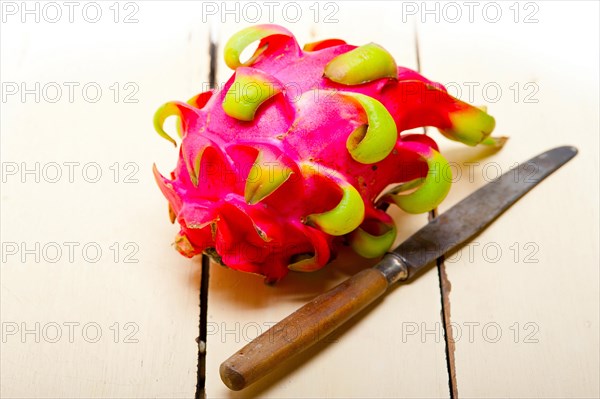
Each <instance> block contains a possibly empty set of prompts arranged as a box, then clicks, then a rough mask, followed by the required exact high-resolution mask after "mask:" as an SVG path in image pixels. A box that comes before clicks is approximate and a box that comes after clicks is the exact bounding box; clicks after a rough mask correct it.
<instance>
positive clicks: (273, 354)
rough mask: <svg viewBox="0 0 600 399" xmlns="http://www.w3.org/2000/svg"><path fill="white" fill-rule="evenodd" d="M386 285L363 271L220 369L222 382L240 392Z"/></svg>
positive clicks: (341, 321)
mask: <svg viewBox="0 0 600 399" xmlns="http://www.w3.org/2000/svg"><path fill="white" fill-rule="evenodd" d="M387 287H388V282H387V280H386V278H385V276H384V275H383V274H382V273H381V272H380V271H379V270H376V269H366V270H363V271H361V272H359V273H358V274H356V275H354V276H352V277H351V278H349V279H348V280H346V281H344V282H342V283H341V284H339V285H338V286H336V287H335V288H333V289H332V290H331V291H327V292H325V293H323V294H321V295H319V296H318V297H316V298H315V299H313V300H312V301H310V302H309V303H307V304H306V305H304V306H302V307H301V308H300V309H298V310H296V311H295V312H294V313H292V314H291V315H289V316H288V317H286V318H285V319H283V320H281V321H280V322H279V323H277V324H275V325H274V326H273V327H271V328H270V329H269V330H267V331H265V332H264V333H263V334H261V335H260V336H259V337H257V338H256V339H254V340H253V341H252V342H250V343H249V344H248V345H246V346H245V347H243V348H242V349H240V350H239V351H237V352H236V353H235V354H234V355H232V356H231V357H230V358H228V359H227V360H225V361H224V362H223V363H222V364H221V366H220V375H221V379H222V380H223V382H224V383H225V385H227V386H228V387H229V388H231V389H233V390H236V391H239V390H241V389H244V388H246V387H248V386H249V385H250V384H252V383H254V382H255V381H257V380H258V379H260V378H263V377H264V376H265V375H267V374H268V373H269V372H271V371H273V370H274V369H275V368H277V367H279V366H281V363H283V362H285V361H286V360H289V361H292V362H293V360H294V359H293V357H295V356H296V355H298V354H299V353H301V352H303V351H305V350H307V349H308V348H310V347H311V346H313V345H315V344H316V343H317V342H319V341H320V340H322V339H324V338H325V337H327V336H328V335H329V334H331V333H332V332H333V331H334V330H335V329H336V328H338V327H339V326H341V325H342V324H344V323H345V322H346V321H348V320H349V319H350V318H351V317H353V316H354V315H356V314H357V313H358V312H360V311H361V310H362V309H364V308H365V307H366V306H368V305H369V304H371V303H372V302H373V301H374V300H376V299H377V298H379V297H380V296H381V295H383V294H384V293H385V291H386V290H387Z"/></svg>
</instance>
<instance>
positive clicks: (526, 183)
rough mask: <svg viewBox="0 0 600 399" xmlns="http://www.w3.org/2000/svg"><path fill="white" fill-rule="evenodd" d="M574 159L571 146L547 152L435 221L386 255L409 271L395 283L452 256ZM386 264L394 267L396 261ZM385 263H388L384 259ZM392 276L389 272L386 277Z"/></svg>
mask: <svg viewBox="0 0 600 399" xmlns="http://www.w3.org/2000/svg"><path fill="white" fill-rule="evenodd" d="M575 155H577V149H576V148H575V147H571V146H564V147H558V148H554V149H552V150H549V151H546V152H544V153H542V154H540V155H538V156H537V157H534V158H532V159H530V160H529V161H527V162H525V163H522V164H520V165H519V166H518V167H516V168H513V169H511V170H509V171H508V172H506V173H504V174H503V175H502V176H500V177H499V178H497V179H496V180H494V181H492V182H490V183H488V184H486V185H485V186H483V187H482V188H480V189H479V190H477V191H475V192H473V193H472V194H471V195H469V196H468V197H466V198H465V199H463V200H462V201H460V202H459V203H458V204H456V205H454V206H453V207H452V208H450V209H449V210H447V211H446V212H444V213H443V214H441V215H440V216H438V217H436V218H434V219H432V220H431V221H430V222H429V223H428V224H427V225H426V226H425V227H423V228H422V229H420V230H419V231H417V232H416V233H415V234H413V235H412V236H410V237H409V238H408V239H407V240H406V241H404V242H403V243H402V244H400V245H399V246H398V247H397V248H396V249H394V250H393V251H392V254H390V255H387V256H388V257H389V256H395V257H399V258H400V260H401V263H403V265H399V267H405V268H406V270H401V271H399V272H400V275H398V276H396V278H395V281H398V280H402V281H403V280H406V279H408V278H411V277H413V276H414V275H415V274H417V273H418V271H419V270H421V269H422V268H423V267H425V266H427V265H429V264H430V263H431V262H433V261H435V260H436V259H437V258H439V257H440V256H442V255H445V254H448V253H451V252H452V251H453V250H455V249H457V248H458V247H460V246H461V245H462V244H464V243H466V242H467V241H469V240H470V239H472V238H473V237H474V236H476V235H477V234H478V233H480V232H482V231H483V230H484V229H485V228H486V227H487V226H488V225H489V224H490V223H492V222H493V221H494V220H495V219H496V218H497V217H498V216H500V215H501V214H502V213H504V211H506V210H507V209H508V208H509V207H510V206H511V205H512V204H514V203H515V202H517V200H518V199H519V198H521V197H522V196H524V195H525V194H526V193H527V192H528V191H529V190H531V189H532V188H533V187H535V186H536V185H537V184H539V183H540V182H541V181H542V180H544V179H545V178H546V177H548V176H549V175H550V174H552V172H554V171H555V170H557V169H558V168H560V167H561V166H562V165H564V164H565V163H567V162H568V161H569V160H570V159H571V158H573V157H574V156H575ZM387 262H388V263H389V262H391V263H394V259H390V260H389V261H387ZM383 263H386V260H385V259H384V261H383ZM381 267H383V266H381ZM381 267H380V268H381ZM390 273H391V271H390V270H387V276H389V275H390ZM389 279H390V278H389V277H388V280H389Z"/></svg>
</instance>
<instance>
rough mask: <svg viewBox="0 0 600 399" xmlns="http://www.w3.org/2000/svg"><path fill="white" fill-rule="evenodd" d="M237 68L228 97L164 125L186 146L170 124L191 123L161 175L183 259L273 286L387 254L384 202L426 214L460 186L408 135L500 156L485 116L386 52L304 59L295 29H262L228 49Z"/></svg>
mask: <svg viewBox="0 0 600 399" xmlns="http://www.w3.org/2000/svg"><path fill="white" fill-rule="evenodd" d="M258 40H260V42H259V45H258V48H257V50H256V52H255V53H254V55H253V56H252V57H251V59H250V60H248V61H247V62H245V63H243V64H242V63H241V62H240V60H239V55H240V54H241V52H242V50H243V49H244V48H245V47H246V46H248V45H249V44H250V43H252V42H255V41H258ZM225 60H226V63H227V65H228V66H229V67H231V68H232V69H234V70H235V73H234V75H233V76H232V77H231V78H230V79H229V81H228V82H227V83H226V84H225V85H224V86H223V88H222V89H221V90H218V91H214V92H213V91H210V92H205V93H201V94H199V95H197V96H195V97H194V98H192V99H191V100H189V101H188V102H187V103H184V102H170V103H167V104H165V105H163V106H162V107H161V108H160V109H159V110H158V111H157V113H156V115H155V121H154V123H155V128H156V129H157V131H158V132H159V134H160V135H161V136H163V137H164V138H166V139H168V140H169V141H172V142H173V143H174V144H176V142H175V140H174V139H172V138H171V137H170V136H168V134H167V133H166V132H165V131H164V130H163V127H162V125H163V122H164V120H165V119H166V118H167V117H169V116H172V115H176V116H177V117H179V121H180V126H179V127H180V129H179V132H180V136H181V138H182V141H181V145H180V151H179V160H178V163H177V166H176V168H175V170H174V171H173V172H172V173H171V176H170V178H169V179H167V178H165V177H163V176H162V175H161V174H160V173H159V172H158V171H157V170H156V167H155V168H154V174H155V178H156V181H157V183H158V185H159V187H160V189H161V191H162V193H163V194H164V195H165V197H166V198H167V200H168V201H169V205H170V206H169V211H170V215H171V219H172V221H175V220H177V222H178V223H179V224H180V226H181V230H180V232H179V234H178V235H177V237H176V240H175V247H176V248H177V250H178V251H179V252H180V253H182V254H183V255H185V256H188V257H192V256H194V255H197V254H200V253H203V252H205V253H207V254H210V255H211V256H213V258H214V259H216V260H217V261H218V262H220V263H221V264H223V265H226V266H228V267H230V268H233V269H237V270H241V271H245V272H252V273H257V274H260V275H263V276H265V278H266V280H267V281H269V282H273V281H277V280H279V279H281V278H282V277H284V276H285V275H286V274H287V273H288V271H289V270H295V271H314V270H318V269H320V268H322V267H323V266H325V265H326V264H327V263H328V262H329V261H330V260H331V259H332V256H333V254H334V252H335V250H336V248H337V247H338V246H339V245H340V244H342V243H349V244H350V245H351V246H352V248H353V249H354V250H355V251H356V252H358V253H359V254H360V255H362V256H365V257H378V256H381V255H382V254H383V253H385V252H386V251H387V250H388V249H389V248H390V246H391V245H392V243H393V241H394V238H395V234H396V229H395V226H394V222H393V220H392V219H391V218H390V216H388V215H387V214H386V213H385V212H384V210H382V206H381V205H382V204H383V203H391V204H396V205H397V206H399V207H400V208H402V209H403V210H405V211H407V212H410V213H422V212H427V211H429V210H431V209H433V208H435V207H436V206H437V205H438V204H439V203H440V202H441V201H442V200H443V199H444V197H445V196H446V194H447V193H448V190H449V188H450V179H451V176H450V175H449V170H448V168H447V163H446V161H445V160H444V158H443V157H442V156H441V155H440V154H439V152H438V147H437V145H436V143H435V142H434V141H433V140H432V139H431V138H429V137H428V136H425V135H423V134H402V132H403V131H405V130H408V129H412V128H416V127H421V126H434V127H437V128H438V129H439V130H440V131H441V132H442V134H444V135H445V136H447V137H448V138H450V139H454V140H458V141H462V142H464V143H466V144H468V145H476V144H479V143H482V142H483V143H484V144H496V145H500V144H499V141H497V140H495V139H493V138H491V137H489V135H490V133H491V132H492V130H493V128H494V124H495V122H494V119H493V118H492V117H491V116H489V115H488V114H487V113H486V112H485V111H483V110H481V109H479V108H476V107H473V106H470V105H468V104H466V103H464V102H462V101H460V100H457V99H455V98H453V97H451V96H450V95H448V94H447V93H446V90H445V89H444V88H443V86H441V85H439V84H436V83H433V82H431V81H429V80H427V79H425V78H424V77H423V76H421V75H419V74H418V73H417V72H414V71H412V70H409V69H407V68H402V67H397V66H396V63H395V62H394V60H393V58H392V56H391V55H390V54H389V53H388V52H387V51H386V50H384V49H383V48H381V47H380V46H378V45H376V44H372V43H371V44H367V45H365V46H361V47H356V46H352V45H349V44H346V43H345V42H343V41H341V40H339V39H330V40H325V41H322V42H317V43H311V44H308V45H306V46H305V47H304V49H301V48H300V47H299V45H298V43H297V42H296V40H295V38H294V37H293V35H292V34H291V33H290V32H289V31H288V30H286V29H284V28H283V27H280V26H277V25H257V26H252V27H249V28H247V29H244V30H242V31H241V32H238V33H237V34H235V35H234V36H233V37H232V38H231V39H230V40H229V42H228V43H227V45H226V46H225ZM390 184H396V188H394V189H392V190H390V191H388V192H386V193H383V194H382V191H383V190H384V189H386V187H387V186H388V185H390Z"/></svg>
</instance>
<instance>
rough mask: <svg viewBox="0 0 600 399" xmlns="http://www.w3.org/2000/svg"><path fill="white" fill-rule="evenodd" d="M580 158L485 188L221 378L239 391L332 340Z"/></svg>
mask: <svg viewBox="0 0 600 399" xmlns="http://www.w3.org/2000/svg"><path fill="white" fill-rule="evenodd" d="M576 154H577V149H576V148H575V147H570V146H564V147H558V148H554V149H552V150H549V151H546V152H544V153H543V154H540V155H538V156H537V157H534V158H532V159H530V160H529V161H527V162H525V163H523V164H521V165H519V166H518V167H516V168H514V169H511V170H509V171H508V172H506V173H505V174H503V175H502V176H500V177H499V178H497V179H496V180H494V181H492V182H490V183H488V184H486V185H485V186H483V187H482V188H480V189H479V190H477V191H475V192H474V193H472V194H471V195H469V196H468V197H467V198H465V199H463V200H462V201H460V202H459V203H458V204H456V205H454V206H453V207H452V208H450V209H449V210H448V211H446V212H444V213H443V214H441V215H439V216H438V217H436V218H434V219H432V220H431V221H430V222H429V223H428V224H427V225H426V226H425V227H423V228H422V229H420V230H419V231H417V232H416V233H415V234H413V235H412V236H410V237H409V238H408V239H407V240H406V241H404V242H403V243H402V244H400V245H399V246H398V247H397V248H396V249H394V250H393V251H391V252H389V253H387V254H386V255H385V256H384V257H383V258H382V260H381V261H380V262H379V263H378V264H377V265H375V266H374V267H372V268H369V269H365V270H363V271H361V272H359V273H357V274H356V275H354V276H353V277H351V278H349V279H347V280H346V281H344V282H342V283H341V284H340V285H338V286H336V287H335V288H333V289H331V290H330V291H328V292H326V293H324V294H321V295H320V296H318V297H317V298H315V299H314V300H312V301H311V302H309V303H307V304H306V305H304V306H302V307H301V308H300V309H298V310H296V311H295V312H294V313H292V314H291V315H289V316H288V317H286V318H285V319H283V320H282V321H280V322H279V323H277V324H276V325H274V326H273V327H271V328H270V329H269V330H267V331H265V332H264V333H263V334H261V335H260V336H258V337H257V338H255V339H254V340H253V341H252V342H250V343H249V344H248V345H246V346H245V347H243V348H242V349H240V350H239V351H238V352H236V353H235V354H234V355H233V356H231V357H230V358H229V359H227V360H225V361H224V362H223V363H222V364H221V367H220V370H219V371H220V374H221V379H222V380H223V382H224V383H225V385H227V387H229V388H230V389H232V390H235V391H238V390H241V389H244V388H246V387H247V386H249V385H250V384H252V383H254V382H256V381H257V380H259V379H260V378H262V377H264V376H265V375H267V374H268V373H269V372H271V371H273V370H274V369H275V368H276V367H277V366H278V365H279V364H281V363H282V362H283V361H285V360H287V359H288V358H291V357H293V356H295V355H297V354H298V353H300V352H302V351H304V350H305V349H307V348H309V347H310V346H312V345H314V344H316V343H317V342H318V341H319V340H320V339H322V338H324V337H326V336H327V335H329V334H330V333H331V332H333V331H334V330H335V329H336V328H338V327H339V326H341V325H342V324H343V323H345V322H346V321H348V320H349V319H350V318H352V317H353V316H355V315H356V314H357V313H359V312H360V311H361V310H362V309H364V308H365V307H366V306H367V305H369V304H370V303H372V302H373V301H374V300H376V299H377V298H379V297H380V296H382V295H383V294H385V293H386V291H387V290H388V288H389V287H390V286H392V285H393V284H395V283H397V282H399V281H407V280H410V279H412V278H414V277H415V276H417V275H418V274H419V273H420V272H422V271H423V270H424V269H425V268H426V267H427V266H429V265H432V264H434V263H435V262H434V261H435V260H436V259H438V258H439V257H440V256H443V255H446V254H449V253H452V252H453V251H455V250H457V249H459V248H460V247H461V246H462V245H464V244H465V243H467V242H468V241H470V240H471V239H472V238H474V237H475V236H476V235H478V234H479V233H481V232H482V231H483V230H485V228H486V227H487V226H488V225H490V223H492V222H493V221H494V220H495V219H496V218H497V217H498V216H500V215H501V214H502V213H503V212H504V211H506V210H507V209H508V208H509V207H510V206H511V205H512V204H514V203H515V202H516V201H517V200H519V199H520V198H521V197H522V196H523V195H525V194H526V193H527V192H528V191H529V190H531V189H532V188H533V187H535V186H536V185H537V184H538V183H540V182H541V181H542V180H544V179H545V178H546V177H548V176H549V175H550V174H552V173H553V172H554V171H556V170H557V169H558V168H560V167H561V166H562V165H564V164H565V163H567V162H568V161H569V160H570V159H571V158H573V157H574V156H575V155H576ZM290 331H292V332H293V334H292V333H290ZM290 336H292V337H293V339H290Z"/></svg>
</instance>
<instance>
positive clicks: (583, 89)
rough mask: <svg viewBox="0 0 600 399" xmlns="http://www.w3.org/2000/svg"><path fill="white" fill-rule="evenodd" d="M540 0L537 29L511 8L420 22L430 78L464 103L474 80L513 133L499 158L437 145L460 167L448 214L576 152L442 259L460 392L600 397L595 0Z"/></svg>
mask: <svg viewBox="0 0 600 399" xmlns="http://www.w3.org/2000/svg"><path fill="white" fill-rule="evenodd" d="M502 4H504V3H502ZM536 4H537V5H538V6H539V12H538V13H537V15H536V17H537V19H538V23H530V24H523V23H519V24H515V23H514V22H513V20H512V18H513V16H514V15H513V14H512V11H511V10H509V9H508V6H510V5H512V3H510V4H509V3H505V7H504V8H503V11H504V13H505V14H504V15H505V17H504V19H503V20H502V21H501V22H499V23H498V24H490V23H485V21H483V22H481V20H480V22H481V23H474V24H453V25H450V24H442V23H440V24H435V23H425V24H422V25H421V26H420V28H419V31H420V37H421V46H422V62H423V71H424V73H425V74H426V75H428V76H432V77H435V79H438V80H439V81H441V82H442V83H446V84H447V86H448V87H449V90H456V87H457V86H458V87H460V88H461V89H462V97H463V99H464V100H469V98H468V96H469V91H468V85H469V84H471V86H472V87H474V90H473V92H472V97H473V98H472V99H471V101H473V102H474V103H475V104H485V103H486V102H487V103H488V104H487V105H488V107H489V112H490V113H491V114H492V115H494V116H495V117H496V120H497V129H496V134H498V135H507V136H510V139H509V141H508V143H507V144H506V147H505V148H504V149H503V150H502V151H500V152H498V153H495V154H494V153H491V152H489V151H485V150H481V149H469V148H464V147H461V146H460V145H456V144H451V143H449V142H448V141H443V140H440V143H441V145H442V150H444V153H445V154H446V156H447V157H448V159H449V160H450V161H451V162H452V164H453V165H454V167H456V168H455V169H453V171H454V172H455V180H456V181H455V183H454V185H453V187H452V190H451V192H450V194H449V197H448V198H447V200H446V201H445V202H444V203H443V204H442V205H441V206H440V212H443V211H444V210H445V209H448V208H449V207H450V206H452V205H453V204H454V203H456V202H457V201H459V200H460V199H462V198H464V196H466V195H467V194H469V193H471V192H472V191H473V190H474V189H475V188H476V187H480V186H482V185H484V184H485V183H487V182H488V181H489V180H490V179H492V178H494V177H495V175H496V173H498V172H500V171H506V170H508V169H509V168H510V167H512V166H513V165H515V163H518V162H523V161H525V160H527V159H528V158H529V157H531V156H532V155H535V154H538V153H540V152H542V151H545V150H547V149H549V148H552V147H555V146H559V145H565V144H571V145H574V146H576V147H578V148H579V150H580V152H579V155H578V156H577V157H576V158H575V159H573V160H572V161H571V162H569V163H568V164H567V165H565V166H564V167H563V168H562V169H561V170H559V171H557V172H556V173H555V174H553V175H552V176H551V177H549V178H548V179H547V180H546V181H544V182H542V183H541V184H540V185H539V186H538V187H536V188H535V189H534V190H532V191H531V192H530V193H528V194H527V195H526V196H525V197H524V198H523V199H521V200H520V201H519V202H518V203H517V204H516V205H515V206H513V207H512V208H511V209H510V210H509V211H508V212H507V213H506V214H505V215H503V216H502V217H501V218H500V219H499V220H497V221H496V222H495V223H494V224H493V225H492V226H491V227H490V228H489V229H488V230H486V231H485V233H484V234H482V235H481V236H479V237H477V238H476V239H475V241H474V242H473V243H471V244H470V245H468V246H466V247H465V248H464V249H463V250H462V251H460V252H458V253H457V254H456V255H455V256H453V257H450V258H449V259H448V260H446V271H447V273H448V279H449V281H450V282H451V284H452V291H451V293H450V295H449V301H450V303H451V309H452V311H451V322H452V323H453V324H452V325H453V330H454V335H455V345H456V352H455V356H456V373H457V386H458V393H459V395H460V397H478V398H481V397H598V396H599V394H600V393H599V391H598V389H599V380H598V376H599V369H598V367H599V359H598V352H599V349H598V342H599V335H598V334H599V332H598V324H599V320H598V315H599V309H598V306H599V300H598V295H599V294H598V293H599V287H598V280H599V278H598V259H599V255H598V203H599V199H598V181H599V178H598V130H599V125H598V108H599V104H598V90H597V88H598V4H597V3H591V2H582V3H573V5H572V7H571V6H569V7H566V6H565V5H564V4H561V3H556V2H537V3H536ZM521 11H522V12H523V9H521ZM528 12H531V10H528ZM522 17H523V14H521V18H522ZM559 27H560V28H559ZM448 83H451V84H448ZM475 84H477V86H475ZM486 84H487V85H488V88H489V94H487V95H486V94H484V92H483V91H482V89H483V87H484V85H486ZM526 85H528V86H526ZM493 86H496V87H500V88H501V90H502V93H501V95H500V96H497V97H498V98H497V99H495V97H496V94H495V91H494V88H493ZM511 87H512V89H511ZM517 88H518V90H519V95H520V96H519V98H518V99H517V98H515V94H516V93H517ZM534 89H535V90H534ZM486 98H487V99H488V100H489V99H494V102H490V101H486ZM457 176H460V177H458V178H456V177H457Z"/></svg>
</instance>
